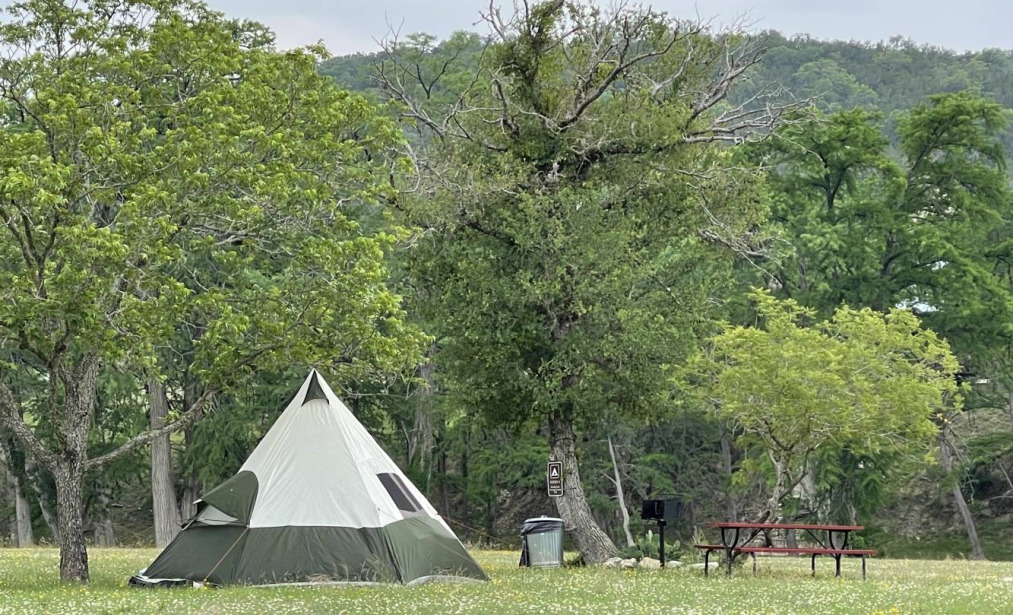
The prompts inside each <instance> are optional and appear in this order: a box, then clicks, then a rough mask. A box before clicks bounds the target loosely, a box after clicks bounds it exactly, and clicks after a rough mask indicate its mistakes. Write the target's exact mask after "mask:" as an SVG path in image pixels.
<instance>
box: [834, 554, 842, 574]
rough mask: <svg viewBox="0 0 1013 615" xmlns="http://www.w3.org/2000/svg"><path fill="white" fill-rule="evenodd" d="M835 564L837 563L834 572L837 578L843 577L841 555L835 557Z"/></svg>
mask: <svg viewBox="0 0 1013 615" xmlns="http://www.w3.org/2000/svg"><path fill="white" fill-rule="evenodd" d="M834 562H835V568H836V570H835V571H834V576H835V577H840V576H841V555H840V554H837V555H834Z"/></svg>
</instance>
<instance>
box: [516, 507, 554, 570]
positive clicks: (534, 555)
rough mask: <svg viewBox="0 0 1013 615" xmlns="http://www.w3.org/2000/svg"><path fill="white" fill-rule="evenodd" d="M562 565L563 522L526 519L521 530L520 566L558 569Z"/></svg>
mask: <svg viewBox="0 0 1013 615" xmlns="http://www.w3.org/2000/svg"><path fill="white" fill-rule="evenodd" d="M562 565H563V520H562V519H557V518H555V517H538V518H537V519H528V520H527V521H525V522H524V526H523V527H522V528H521V566H528V567H531V568H558V567H560V566H562Z"/></svg>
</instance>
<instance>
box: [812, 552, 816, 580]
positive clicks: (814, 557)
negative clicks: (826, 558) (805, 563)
mask: <svg viewBox="0 0 1013 615" xmlns="http://www.w3.org/2000/svg"><path fill="white" fill-rule="evenodd" d="M811 566H812V569H813V577H815V576H816V554H815V553H813V554H812V563H811Z"/></svg>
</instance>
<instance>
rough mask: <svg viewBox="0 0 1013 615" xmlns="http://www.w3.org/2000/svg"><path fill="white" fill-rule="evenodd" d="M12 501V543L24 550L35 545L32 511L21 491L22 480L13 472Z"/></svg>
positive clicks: (11, 484)
mask: <svg viewBox="0 0 1013 615" xmlns="http://www.w3.org/2000/svg"><path fill="white" fill-rule="evenodd" d="M9 477H10V478H9V480H10V482H9V485H10V493H11V499H12V501H13V503H14V524H13V525H12V526H11V543H12V545H13V546H15V547H18V548H21V549H24V548H26V547H30V546H32V545H34V544H35V536H34V535H33V533H32V509H31V507H30V506H29V504H28V500H27V499H26V498H25V494H24V492H23V491H22V490H21V479H20V478H18V476H17V475H15V474H14V473H13V472H11V473H10V474H9Z"/></svg>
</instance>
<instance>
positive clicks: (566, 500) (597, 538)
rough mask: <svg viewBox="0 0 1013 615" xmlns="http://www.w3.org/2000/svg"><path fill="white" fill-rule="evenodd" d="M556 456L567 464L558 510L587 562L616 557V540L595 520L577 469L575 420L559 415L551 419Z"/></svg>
mask: <svg viewBox="0 0 1013 615" xmlns="http://www.w3.org/2000/svg"><path fill="white" fill-rule="evenodd" d="M549 438H550V440H551V442H550V444H551V447H552V456H553V458H554V459H555V460H556V461H559V462H561V463H562V464H563V495H562V497H558V498H553V499H554V500H556V510H558V511H559V516H560V517H562V518H563V521H565V522H566V525H567V529H569V530H570V535H571V536H573V539H574V541H575V542H576V543H577V549H578V550H579V551H580V555H581V557H582V558H583V559H584V562H585V563H587V564H600V563H603V562H604V561H605V560H607V559H609V558H610V557H613V556H614V555H615V554H616V552H617V550H616V546H615V545H614V544H612V540H611V539H609V537H608V535H607V534H605V532H603V531H602V530H601V528H600V527H598V524H597V523H595V520H594V516H593V515H592V514H591V508H590V507H589V506H588V505H587V498H586V497H585V496H584V488H583V486H582V485H581V484H580V472H579V471H578V469H577V447H576V439H575V436H574V433H573V423H572V422H571V421H570V420H569V419H565V418H563V417H562V416H560V415H559V414H554V415H553V416H552V417H551V418H550V419H549Z"/></svg>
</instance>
